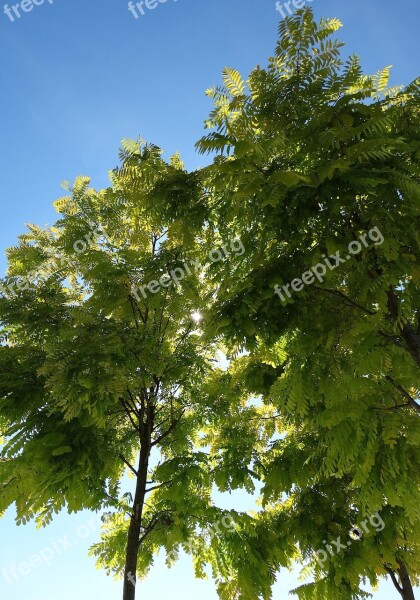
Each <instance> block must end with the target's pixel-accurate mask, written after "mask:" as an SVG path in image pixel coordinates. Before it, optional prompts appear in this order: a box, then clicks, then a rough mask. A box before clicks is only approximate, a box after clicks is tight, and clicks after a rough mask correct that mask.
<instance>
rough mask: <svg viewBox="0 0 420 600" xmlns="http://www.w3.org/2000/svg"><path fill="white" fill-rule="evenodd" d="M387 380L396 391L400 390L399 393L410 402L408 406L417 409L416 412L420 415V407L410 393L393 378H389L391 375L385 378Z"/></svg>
mask: <svg viewBox="0 0 420 600" xmlns="http://www.w3.org/2000/svg"><path fill="white" fill-rule="evenodd" d="M385 379H386V380H387V381H388V382H389V383H390V384H391V385H393V386H394V388H395V389H396V390H398V391H399V392H400V393H401V394H402V395H403V396H404V398H405V399H406V400H407V401H408V404H409V405H410V406H411V407H412V408H415V409H416V411H417V412H418V413H420V405H419V404H417V402H416V401H415V400H414V398H412V397H411V396H410V394H409V393H408V392H407V391H406V390H405V389H404V388H403V387H402V386H400V385H398V383H395V381H394V380H393V379H392V377H389V375H387V376H386V377H385Z"/></svg>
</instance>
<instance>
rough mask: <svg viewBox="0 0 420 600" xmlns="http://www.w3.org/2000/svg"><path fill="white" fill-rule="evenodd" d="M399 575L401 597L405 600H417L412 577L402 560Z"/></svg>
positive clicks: (399, 563)
mask: <svg viewBox="0 0 420 600" xmlns="http://www.w3.org/2000/svg"><path fill="white" fill-rule="evenodd" d="M398 566H399V569H398V574H399V576H400V581H401V587H402V592H401V596H402V598H403V599H404V600H415V598H414V591H413V586H412V585H411V580H410V575H409V574H408V571H407V567H406V566H405V563H404V562H403V561H402V560H399V561H398Z"/></svg>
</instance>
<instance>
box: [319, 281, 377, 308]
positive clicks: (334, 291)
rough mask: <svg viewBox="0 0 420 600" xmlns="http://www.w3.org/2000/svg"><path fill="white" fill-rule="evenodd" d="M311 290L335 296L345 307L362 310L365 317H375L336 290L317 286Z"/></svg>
mask: <svg viewBox="0 0 420 600" xmlns="http://www.w3.org/2000/svg"><path fill="white" fill-rule="evenodd" d="M312 288H313V289H315V290H318V291H320V292H325V293H327V294H331V295H333V296H337V297H339V298H342V299H343V300H344V301H345V304H346V305H347V306H352V307H353V308H358V309H359V310H362V311H363V312H364V313H365V314H367V315H370V316H374V315H376V312H375V311H373V310H369V309H368V308H365V307H364V306H361V305H360V304H357V302H354V300H352V299H351V298H349V297H348V296H346V295H345V294H343V292H340V291H338V290H328V289H326V288H321V287H318V286H317V285H313V286H312Z"/></svg>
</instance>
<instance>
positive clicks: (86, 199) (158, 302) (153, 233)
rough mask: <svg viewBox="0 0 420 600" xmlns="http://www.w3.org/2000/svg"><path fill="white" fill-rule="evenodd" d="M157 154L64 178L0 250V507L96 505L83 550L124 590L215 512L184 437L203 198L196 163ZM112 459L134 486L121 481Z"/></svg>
mask: <svg viewBox="0 0 420 600" xmlns="http://www.w3.org/2000/svg"><path fill="white" fill-rule="evenodd" d="M160 154H161V153H160V150H159V149H158V148H156V147H154V146H151V145H147V144H144V143H143V142H140V143H134V142H125V143H124V148H123V151H122V153H121V159H122V166H121V168H119V169H116V170H114V171H113V172H112V174H111V179H112V186H111V187H110V188H108V189H106V190H102V191H95V190H94V189H92V188H90V187H89V180H88V179H87V178H78V180H77V181H76V182H75V184H74V187H73V188H72V189H70V188H69V187H67V189H69V191H70V192H71V193H70V195H68V196H66V197H64V198H62V199H60V200H58V201H57V202H55V207H56V209H57V210H58V212H59V213H61V218H60V219H59V221H58V222H57V223H56V224H55V226H54V227H51V228H50V229H42V228H40V227H37V226H34V225H29V226H28V228H29V232H28V233H25V234H23V235H21V236H20V239H19V245H18V246H17V247H15V248H11V249H9V250H8V258H9V269H8V276H7V279H6V281H5V285H4V287H3V291H4V294H5V295H4V296H3V297H2V298H1V300H0V319H1V323H2V326H3V329H4V331H7V333H8V335H9V343H8V344H7V345H5V346H3V347H1V348H0V364H1V370H2V373H4V375H3V377H2V380H1V383H0V423H1V431H2V434H3V435H4V436H5V438H6V439H5V445H4V447H3V449H2V461H1V463H0V482H1V496H0V510H1V511H2V512H3V511H4V510H5V509H6V508H7V507H8V506H10V505H11V504H12V503H15V504H16V507H17V522H18V523H21V522H23V523H25V522H26V521H27V520H28V519H32V518H36V520H37V522H38V523H39V524H40V525H46V524H47V523H48V522H49V521H50V520H51V518H52V515H53V513H54V512H58V511H59V510H61V509H62V508H64V507H66V508H67V509H68V510H69V512H73V511H78V510H81V509H83V508H87V509H90V510H100V509H101V508H102V509H103V508H107V507H108V508H110V509H111V510H110V512H109V514H107V515H105V516H106V522H105V524H104V533H103V539H102V541H101V543H99V544H98V545H97V546H96V547H94V548H93V552H94V553H95V554H96V555H97V556H98V560H99V563H100V564H102V565H104V566H105V567H106V568H107V570H108V571H114V572H115V573H117V574H121V573H122V572H124V594H123V598H124V600H132V599H134V597H135V583H136V576H137V573H139V574H140V575H144V574H145V573H147V571H148V570H149V568H150V566H151V564H152V558H153V554H154V553H155V552H156V551H157V549H158V548H161V547H163V548H166V550H167V551H168V553H169V552H171V551H173V550H174V549H177V547H178V546H179V545H180V544H181V543H185V542H186V541H188V539H189V537H191V536H192V533H193V532H194V531H195V528H196V526H197V524H200V525H201V526H203V523H208V524H211V523H212V522H213V520H217V519H221V518H223V517H224V516H225V515H226V513H225V511H218V510H217V509H216V507H214V505H213V503H212V500H211V485H212V478H211V477H210V474H209V470H210V467H209V464H208V463H207V456H206V454H205V453H204V452H197V451H196V442H197V437H198V435H199V431H200V429H201V426H202V422H203V418H204V416H203V415H205V414H206V412H205V411H203V402H204V401H203V396H202V394H201V392H200V382H201V381H205V380H206V379H207V377H208V376H209V375H210V374H211V373H212V370H213V367H212V364H213V363H212V360H213V354H214V347H213V346H214V345H213V344H211V343H207V342H205V341H204V339H203V338H202V336H201V335H200V330H199V328H198V314H196V313H197V311H199V310H200V307H201V304H202V299H201V294H202V292H201V286H200V285H199V276H200V268H199V266H197V264H195V267H194V266H193V264H192V263H191V264H190V262H189V261H192V260H193V259H196V258H197V256H198V258H199V255H198V254H197V253H196V241H195V239H194V236H193V235H192V233H191V230H194V227H195V228H197V223H198V224H200V221H201V220H202V219H203V215H204V212H203V210H204V203H203V202H202V199H201V197H200V189H199V186H198V185H197V177H196V175H194V174H191V175H190V174H188V173H186V172H185V170H184V168H183V165H182V163H181V162H180V159H179V157H178V156H174V157H173V158H172V159H171V161H170V163H169V164H167V163H165V161H163V159H162V158H161V156H160ZM186 210H188V215H189V216H188V223H189V225H185V224H184V222H182V221H181V219H180V218H179V215H183V214H184V213H185V211H186ZM156 280H159V281H156ZM181 280H182V282H181ZM141 283H143V284H146V285H148V284H149V285H148V287H147V288H144V287H143V288H142V287H141V285H140V284H141ZM181 283H182V285H181ZM194 317H195V320H194ZM153 453H154V454H153ZM152 461H153V462H152ZM125 470H128V472H129V474H131V475H132V477H133V478H134V482H135V491H134V494H133V496H131V494H130V493H127V494H122V495H121V494H120V487H121V478H122V476H123V473H124V471H125ZM146 498H147V503H146ZM140 548H141V552H139V551H140Z"/></svg>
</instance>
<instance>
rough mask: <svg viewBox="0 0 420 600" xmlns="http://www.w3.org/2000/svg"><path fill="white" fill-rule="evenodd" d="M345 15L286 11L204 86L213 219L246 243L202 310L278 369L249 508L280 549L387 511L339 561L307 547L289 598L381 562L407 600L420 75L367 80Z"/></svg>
mask: <svg viewBox="0 0 420 600" xmlns="http://www.w3.org/2000/svg"><path fill="white" fill-rule="evenodd" d="M340 27H341V23H340V22H339V21H338V20H337V19H330V20H325V19H323V20H321V22H320V23H316V22H315V21H314V18H313V14H312V12H311V10H309V9H304V10H300V11H297V13H296V14H295V15H294V16H292V17H289V18H286V19H285V20H284V21H282V22H281V23H280V28H279V32H280V38H279V42H278V44H277V47H276V52H275V55H274V56H273V57H272V58H270V59H269V63H268V67H267V68H266V69H262V68H260V67H257V68H256V69H254V71H253V72H252V73H251V75H250V77H249V78H248V80H247V81H246V82H245V81H244V80H243V79H242V77H241V75H240V74H239V73H238V72H237V71H236V70H234V69H225V70H224V72H223V80H224V85H223V86H222V87H217V88H215V89H212V90H210V91H209V96H210V97H211V98H212V99H213V101H214V110H213V112H212V113H211V115H210V118H209V120H208V122H207V127H208V128H210V129H213V131H212V132H211V133H209V134H208V135H206V136H205V137H203V138H202V139H201V140H200V142H199V143H198V145H197V147H198V149H199V150H200V151H201V152H203V153H205V152H210V153H216V154H217V156H216V157H215V158H214V161H213V164H212V165H211V166H209V167H208V168H207V169H206V170H205V173H204V176H205V185H206V189H207V190H208V206H209V210H210V214H209V222H210V224H211V227H212V229H213V231H214V232H216V233H217V235H222V236H223V237H228V236H229V235H232V233H233V232H234V233H235V235H239V236H240V237H241V239H242V240H243V242H244V246H245V248H246V250H247V251H246V254H244V256H243V257H242V261H241V264H240V265H237V268H236V269H235V270H234V271H232V270H231V269H230V268H229V269H228V268H227V267H225V265H223V264H221V265H220V268H219V271H218V273H217V277H215V281H214V285H217V298H216V299H215V300H214V301H213V305H212V311H211V316H209V317H208V319H207V320H208V322H210V323H211V325H210V329H209V331H211V335H219V336H220V335H222V336H223V337H224V339H225V341H226V344H227V345H228V347H229V348H230V351H231V352H232V353H233V354H235V353H237V352H238V351H240V350H242V349H246V350H247V351H248V352H249V353H251V355H252V357H253V359H254V361H255V360H258V358H259V357H260V366H261V369H262V370H266V369H267V366H271V368H276V369H281V370H282V371H283V372H282V373H281V374H280V376H278V377H276V378H275V380H274V381H273V380H271V379H270V378H268V380H267V382H266V383H265V384H264V385H265V388H264V393H263V400H264V402H266V403H267V405H269V406H273V407H274V408H275V409H276V412H277V413H278V414H279V417H278V427H279V428H280V429H279V433H280V434H281V438H280V439H277V440H276V441H275V443H274V444H273V445H272V447H270V448H267V451H266V452H264V453H263V454H262V455H261V456H260V458H259V460H260V467H259V470H258V469H256V470H257V472H258V474H259V477H260V478H261V480H262V481H263V498H264V502H265V506H266V511H265V514H263V515H261V516H260V519H262V520H264V519H265V520H266V523H267V526H268V524H269V523H271V525H272V526H274V527H281V528H282V530H283V533H282V535H280V536H279V540H278V544H279V546H280V548H289V550H290V553H291V556H292V555H293V553H296V554H295V557H299V556H300V558H301V559H302V560H305V559H307V558H308V557H310V556H312V557H313V553H314V552H319V551H320V550H321V549H323V550H324V551H325V548H326V544H328V543H329V541H330V540H331V539H332V540H335V539H336V538H337V535H341V536H342V539H344V535H346V532H347V531H348V530H349V527H350V525H351V524H352V523H353V524H354V523H355V522H357V521H361V522H363V521H364V520H365V519H366V518H369V517H372V516H373V515H378V516H379V517H380V518H381V519H383V521H384V522H385V523H386V527H385V528H384V530H383V531H374V532H373V531H370V533H369V534H365V535H364V537H363V539H362V540H361V542H360V543H359V544H352V546H351V549H350V550H349V552H346V553H345V557H344V559H343V554H340V555H339V556H337V555H334V556H331V553H330V552H328V553H327V554H326V560H325V561H324V562H322V564H321V565H320V564H319V563H320V562H321V561H318V563H316V562H315V560H312V567H313V572H314V573H315V578H316V581H315V583H314V584H310V585H307V586H303V587H302V588H300V589H298V590H295V593H296V594H297V595H298V596H299V597H300V598H301V599H304V600H306V599H307V598H330V597H334V598H343V599H344V598H345V599H351V598H359V597H363V596H364V592H363V591H362V590H361V588H360V585H361V583H363V581H364V579H365V578H368V579H370V581H371V583H373V584H376V582H377V581H378V578H380V577H381V576H384V575H386V574H389V575H390V577H391V578H392V581H393V582H394V585H395V587H396V589H397V590H398V592H399V593H400V594H401V596H402V597H403V598H405V599H412V598H414V595H413V590H412V587H413V585H416V584H418V583H419V575H420V571H419V564H420V561H419V546H418V535H416V533H417V532H418V523H419V512H418V507H419V505H420V503H419V500H420V498H419V492H418V490H419V487H418V476H419V472H420V470H419V466H420V465H419V461H420V454H419V424H418V423H419V422H418V413H419V406H420V397H419V388H418V367H419V363H420V354H419V351H420V310H419V305H420V304H419V300H420V285H419V284H420V280H419V258H420V253H419V233H418V222H419V220H418V217H419V209H418V207H419V199H420V177H419V175H420V171H419V131H420V129H419V115H420V111H419V108H420V102H419V91H420V81H419V80H416V81H415V82H414V83H413V84H411V85H409V86H407V87H406V88H394V89H390V88H388V87H387V86H388V77H389V68H386V69H384V70H382V71H380V72H379V73H378V74H376V75H374V76H365V75H363V72H362V69H361V66H360V60H359V58H358V57H357V56H352V57H350V58H349V59H348V60H346V61H343V60H342V59H341V57H340V48H341V47H342V44H341V43H339V42H338V41H337V39H335V37H334V35H335V33H336V31H337V30H338V29H339V28H340ZM220 282H221V283H220ZM267 353H271V357H270V359H269V360H268V359H267V358H264V357H266V356H267ZM260 393H261V391H260ZM285 497H286V498H287V499H286V500H285ZM268 529H269V528H268ZM371 529H372V528H371ZM347 539H348V538H347ZM330 547H331V545H330ZM305 572H306V571H305ZM232 597H233V596H232Z"/></svg>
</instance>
